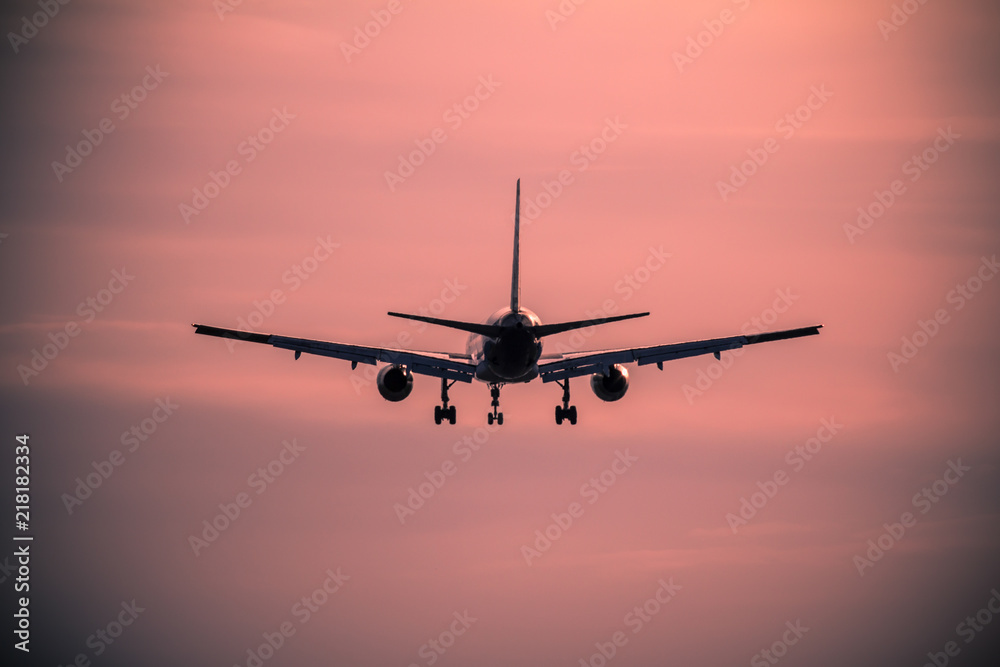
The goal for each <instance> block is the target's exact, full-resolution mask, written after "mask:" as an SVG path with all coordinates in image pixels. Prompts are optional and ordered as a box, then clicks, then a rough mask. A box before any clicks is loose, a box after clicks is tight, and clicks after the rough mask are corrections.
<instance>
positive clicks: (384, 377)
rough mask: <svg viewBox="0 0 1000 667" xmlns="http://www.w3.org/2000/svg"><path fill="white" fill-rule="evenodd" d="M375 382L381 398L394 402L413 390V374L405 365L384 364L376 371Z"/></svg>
mask: <svg viewBox="0 0 1000 667" xmlns="http://www.w3.org/2000/svg"><path fill="white" fill-rule="evenodd" d="M376 384H378V393H380V394H382V398H384V399H385V400H387V401H392V402H393V403H395V402H397V401H401V400H403V399H404V398H406V397H407V396H409V395H410V392H411V391H413V375H412V374H411V373H410V371H409V370H407V368H406V366H386V367H384V368H383V369H382V370H380V371H379V372H378V379H377V381H376Z"/></svg>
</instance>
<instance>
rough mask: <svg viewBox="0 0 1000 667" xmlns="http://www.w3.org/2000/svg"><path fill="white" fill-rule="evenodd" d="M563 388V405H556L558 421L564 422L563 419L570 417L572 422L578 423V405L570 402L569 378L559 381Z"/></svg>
mask: <svg viewBox="0 0 1000 667" xmlns="http://www.w3.org/2000/svg"><path fill="white" fill-rule="evenodd" d="M556 382H559V384H560V385H562V388H563V397H562V402H563V404H562V405H557V406H556V423H557V424H562V423H563V419H568V420H569V423H570V424H576V406H575V405H570V404H569V378H566V379H565V380H562V381H559V380H556Z"/></svg>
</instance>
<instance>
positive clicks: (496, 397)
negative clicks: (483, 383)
mask: <svg viewBox="0 0 1000 667" xmlns="http://www.w3.org/2000/svg"><path fill="white" fill-rule="evenodd" d="M490 396H492V397H493V402H492V403H491V404H490V405H492V406H493V412H489V413H487V414H486V423H487V424H493V422H496V423H497V424H499V425H500V426H503V413H502V412H497V410H498V409H499V408H500V385H499V384H498V383H496V382H491V383H490Z"/></svg>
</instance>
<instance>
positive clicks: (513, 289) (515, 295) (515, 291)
mask: <svg viewBox="0 0 1000 667" xmlns="http://www.w3.org/2000/svg"><path fill="white" fill-rule="evenodd" d="M520 235H521V179H520V178H519V179H517V195H516V199H515V200H514V268H513V269H512V270H511V277H510V310H511V312H513V313H516V312H517V311H518V310H519V309H520V302H521V276H520V273H521V272H520V268H521V267H520V264H521V262H520V256H519V255H520V240H519V237H520Z"/></svg>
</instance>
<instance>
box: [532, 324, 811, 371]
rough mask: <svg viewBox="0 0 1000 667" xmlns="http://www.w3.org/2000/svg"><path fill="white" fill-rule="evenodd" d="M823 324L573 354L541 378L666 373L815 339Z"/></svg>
mask: <svg viewBox="0 0 1000 667" xmlns="http://www.w3.org/2000/svg"><path fill="white" fill-rule="evenodd" d="M822 326H823V325H822V324H820V325H816V326H813V327H803V328H801V329H788V330H786V331H772V332H768V333H758V334H750V335H742V336H730V337H728V338H712V339H709V340H696V341H691V342H689V343H670V344H668V345H650V346H646V347H631V348H622V349H618V350H597V351H592V352H571V353H569V354H564V355H562V356H561V357H560V358H559V359H555V360H553V361H549V362H546V363H540V364H538V375H539V376H540V377H541V378H542V381H543V382H554V381H556V380H564V379H567V378H571V377H577V376H579V375H590V374H592V373H604V372H605V371H606V370H607V369H608V368H610V367H611V366H612V365H613V364H628V363H632V362H636V363H637V364H639V365H640V366H644V365H646V364H656V365H657V366H658V367H659V368H660V370H663V362H664V361H673V360H674V359H683V358H684V357H696V356H698V355H701V354H714V355H715V357H716V359H718V358H719V354H720V353H722V352H723V351H725V350H735V349H738V348H741V347H743V346H744V345H752V344H754V343H767V342H770V341H772V340H784V339H786V338H799V337H800V336H814V335H816V334H818V333H819V330H820V328H822Z"/></svg>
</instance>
